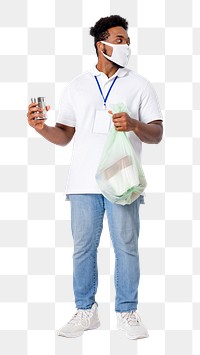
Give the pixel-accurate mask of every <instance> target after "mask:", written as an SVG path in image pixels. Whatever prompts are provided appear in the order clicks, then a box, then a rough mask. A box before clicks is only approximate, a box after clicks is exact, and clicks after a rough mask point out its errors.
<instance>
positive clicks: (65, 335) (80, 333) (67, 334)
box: [57, 322, 101, 338]
mask: <svg viewBox="0 0 200 355" xmlns="http://www.w3.org/2000/svg"><path fill="white" fill-rule="evenodd" d="M100 325H101V323H100V322H99V323H97V324H96V325H95V326H94V327H92V328H88V329H83V331H82V332H79V333H76V334H74V335H73V334H72V333H62V332H60V331H59V330H58V331H57V335H58V336H62V337H65V338H77V337H80V336H81V335H83V333H84V332H85V331H87V330H94V329H97V328H99V327H100Z"/></svg>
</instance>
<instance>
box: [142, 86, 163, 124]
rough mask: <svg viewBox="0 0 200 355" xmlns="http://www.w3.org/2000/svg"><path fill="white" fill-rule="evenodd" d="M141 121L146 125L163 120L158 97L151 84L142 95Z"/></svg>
mask: <svg viewBox="0 0 200 355" xmlns="http://www.w3.org/2000/svg"><path fill="white" fill-rule="evenodd" d="M139 120H140V121H142V122H144V123H149V122H151V121H155V120H163V119H162V113H161V109H160V105H159V102H158V97H157V95H156V92H155V90H154V88H153V86H152V85H151V84H150V83H149V82H148V83H147V85H146V87H145V89H144V90H143V92H142V94H141V101H140V107H139Z"/></svg>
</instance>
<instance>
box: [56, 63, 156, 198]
mask: <svg viewBox="0 0 200 355" xmlns="http://www.w3.org/2000/svg"><path fill="white" fill-rule="evenodd" d="M95 75H96V76H97V78H98V81H99V83H100V86H101V89H102V92H103V94H104V97H105V96H106V94H107V92H108V90H109V88H110V86H111V84H112V82H113V80H114V78H115V77H116V76H118V78H117V80H116V81H115V83H114V85H113V87H112V89H111V91H110V94H109V96H108V99H107V105H106V106H107V109H108V110H109V109H110V105H111V104H118V103H124V104H125V105H126V107H127V109H128V111H129V113H130V117H133V118H134V119H136V120H139V121H142V122H144V123H149V122H151V121H154V120H162V114H161V110H160V107H159V103H158V99H157V96H156V93H155V91H154V89H153V87H152V86H151V84H150V82H149V81H148V80H146V79H145V78H143V77H142V76H140V75H138V74H137V73H135V72H134V71H132V70H129V69H126V68H120V69H118V71H117V72H116V73H115V74H114V75H113V76H112V77H110V78H108V77H107V76H106V75H105V74H104V73H102V72H99V71H98V70H97V69H96V66H94V67H93V68H92V69H91V70H90V71H87V72H86V73H83V74H81V75H79V76H78V77H76V78H75V79H74V80H72V81H71V82H70V83H69V84H68V85H67V86H66V87H65V88H64V90H63V92H62V95H61V99H60V108H59V114H58V117H57V122H58V123H61V124H63V125H66V126H70V127H75V135H74V140H73V141H74V143H73V144H74V145H73V153H72V158H71V164H70V170H69V176H68V182H67V188H66V194H86V193H101V192H100V190H99V187H98V185H97V183H96V180H95V174H96V170H97V166H98V164H99V160H100V157H101V153H102V150H103V147H104V144H105V141H106V137H107V134H102V133H94V132H93V126H94V119H95V114H96V110H103V109H104V102H103V98H102V96H101V94H100V91H99V88H98V86H97V83H96V80H95ZM127 136H128V138H129V139H130V141H131V143H132V144H133V147H134V149H135V152H136V154H137V155H138V157H139V158H140V155H141V150H142V142H141V140H140V139H139V138H138V137H137V136H136V135H135V134H134V133H133V132H127Z"/></svg>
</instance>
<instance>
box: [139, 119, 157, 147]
mask: <svg viewBox="0 0 200 355" xmlns="http://www.w3.org/2000/svg"><path fill="white" fill-rule="evenodd" d="M156 122H157V123H156ZM132 130H133V132H134V133H135V134H136V135H137V136H138V138H140V140H141V141H142V142H144V143H149V144H156V143H159V142H160V141H161V139H162V135H163V127H162V123H161V121H155V123H153V122H152V123H148V124H147V123H144V122H140V121H136V120H134V122H133V129H132Z"/></svg>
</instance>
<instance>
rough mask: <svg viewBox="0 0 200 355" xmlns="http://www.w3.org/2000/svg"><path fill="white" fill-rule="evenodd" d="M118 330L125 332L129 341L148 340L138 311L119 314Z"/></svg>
mask: <svg viewBox="0 0 200 355" xmlns="http://www.w3.org/2000/svg"><path fill="white" fill-rule="evenodd" d="M117 328H118V329H120V330H125V332H126V336H127V338H129V339H133V340H136V339H142V338H148V336H149V334H148V331H147V329H146V328H145V327H144V325H143V324H142V321H141V318H140V316H139V314H138V313H137V312H136V311H132V312H122V313H120V312H117Z"/></svg>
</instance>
